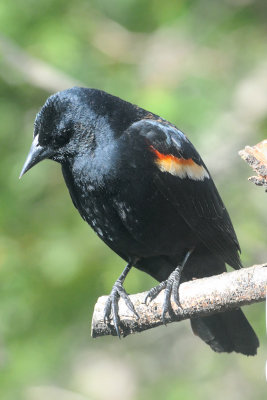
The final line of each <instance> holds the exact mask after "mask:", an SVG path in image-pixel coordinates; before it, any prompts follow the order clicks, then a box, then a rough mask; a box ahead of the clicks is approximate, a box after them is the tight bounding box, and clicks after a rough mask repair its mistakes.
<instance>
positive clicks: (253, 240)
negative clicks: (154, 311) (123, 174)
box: [0, 0, 267, 400]
mask: <svg viewBox="0 0 267 400" xmlns="http://www.w3.org/2000/svg"><path fill="white" fill-rule="evenodd" d="M266 12H267V4H265V2H264V1H257V0H254V1H253V0H238V1H237V0H236V1H235V0H222V1H220V2H213V1H211V0H199V1H198V0H191V1H184V0H180V1H171V0H166V1H165V2H163V3H162V2H159V1H157V0H154V1H148V0H145V1H142V0H114V1H108V0H93V1H87V0H77V1H73V0H64V1H62V0H53V1H52V0H39V1H38V2H35V1H33V0H24V1H21V0H15V1H13V2H1V3H0V27H1V28H0V51H1V59H0V115H1V128H0V129H1V133H0V140H1V146H0V155H1V156H0V164H1V168H0V182H1V192H0V196H1V197H0V198H1V207H0V220H1V227H0V396H1V398H2V399H5V400H13V399H14V400H15V399H16V400H17V399H25V400H43V399H52V400H53V399H59V400H68V399H72V400H85V399H93V400H94V399H96V400H98V399H99V400H102V399H111V400H112V399H115V398H116V399H117V400H120V399H126V400H127V399H128V400H135V399H141V400H142V399H161V398H164V397H166V398H168V399H170V400H171V399H180V398H181V399H192V398H198V399H211V398H214V397H216V398H217V399H218V400H220V399H224V398H225V397H227V398H229V399H241V398H242V399H251V398H256V399H263V398H265V397H264V391H265V382H264V364H265V360H264V352H266V343H265V338H264V326H265V322H264V306H263V304H261V305H253V306H250V307H247V308H246V310H245V312H246V314H247V315H248V317H249V319H250V321H251V323H252V325H253V326H254V327H255V330H256V331H257V334H258V335H259V337H260V340H261V347H260V349H259V352H258V355H257V356H256V357H254V358H247V357H244V356H240V355H237V354H231V355H225V354H223V355H218V354H215V353H213V352H211V350H210V349H209V348H208V347H207V346H206V345H205V344H203V343H202V342H201V341H200V340H198V339H197V338H195V337H194V336H193V334H192V332H191V331H190V328H189V324H188V322H182V323H179V324H173V326H169V327H168V328H167V329H166V328H158V329H154V330H153V331H151V332H146V333H143V334H142V335H136V336H133V337H129V338H127V339H125V340H121V341H119V340H116V339H115V338H101V339H98V340H93V339H91V338H90V318H91V315H92V312H93V306H94V303H95V301H96V299H97V297H98V296H100V295H102V294H107V293H109V291H110V289H111V286H112V284H113V282H114V281H115V279H116V278H117V277H118V275H119V273H120V271H121V270H122V268H123V265H124V263H123V261H122V260H120V259H119V257H117V256H116V255H115V254H113V253H112V252H111V251H110V250H109V249H108V248H106V247H105V245H104V244H103V243H102V242H101V241H100V240H99V239H98V238H97V237H96V236H95V235H94V233H93V232H92V231H91V230H90V229H89V227H88V226H87V225H86V224H85V223H84V222H82V220H81V218H80V217H79V216H78V214H77V212H76V210H75V209H74V207H73V205H72V203H71V200H70V198H69V195H68V193H67V189H66V187H65V184H64V182H63V179H62V176H61V171H60V168H59V167H58V165H56V164H54V163H52V162H43V163H41V164H40V165H39V166H38V167H36V168H34V169H33V170H32V171H30V172H29V173H28V174H27V175H26V176H25V177H24V178H23V180H22V181H18V175H19V172H20V169H21V167H22V164H23V162H24V159H25V156H26V154H27V151H28V149H29V145H30V142H31V137H32V128H33V121H34V118H35V114H36V112H38V110H39V109H40V107H41V106H42V104H43V103H44V101H45V99H46V98H47V97H48V96H49V95H50V94H51V93H53V92H55V91H57V90H61V89H64V88H66V87H70V86H73V85H75V84H80V85H84V86H88V87H96V88H100V89H103V90H105V91H108V92H110V93H112V94H115V95H118V96H119V97H122V98H124V99H126V100H129V101H131V102H133V103H136V104H138V105H140V106H142V107H144V108H146V109H148V110H151V111H153V112H155V113H157V114H159V115H161V116H163V117H165V118H166V119H168V120H170V121H171V122H173V123H175V124H176V125H177V126H178V127H179V128H180V129H182V130H183V131H184V132H185V133H187V134H188V136H189V138H190V139H191V140H192V141H193V143H194V144H195V145H196V147H197V148H198V150H199V151H200V153H201V155H202V156H203V158H204V160H205V161H206V163H207V165H208V167H209V169H210V171H211V173H212V175H213V176H214V179H215V181H216V183H217V185H218V187H219V190H220V193H221V194H222V197H223V199H224V201H225V203H226V205H227V208H228V210H229V212H230V215H231V216H232V219H233V223H234V225H235V228H236V231H237V235H238V237H239V240H240V243H241V247H242V250H243V252H242V259H243V262H244V265H252V264H255V263H261V262H266V259H267V251H266V225H267V213H266V194H265V193H264V192H263V190H261V189H260V188H257V187H254V186H253V185H252V184H251V183H248V182H247V180H246V178H247V176H248V175H249V174H250V173H251V171H249V168H248V167H247V166H246V165H245V164H244V163H243V161H241V159H240V158H239V157H238V155H237V152H238V150H240V149H241V148H243V147H244V146H245V145H247V144H251V145H253V144H255V143H257V142H259V141H260V140H262V139H264V138H266V132H267V97H266V96H267V95H266V93H267V83H266V82H267V68H266V67H267V58H266V57H267V56H266V54H267V41H266V34H267V24H266ZM153 284H154V282H153V280H152V278H150V277H148V276H146V275H144V274H142V273H141V272H138V271H133V272H132V273H131V274H130V276H129V278H128V279H127V282H126V288H127V290H128V291H129V292H139V291H142V290H147V289H148V288H150V287H151V286H152V285H153Z"/></svg>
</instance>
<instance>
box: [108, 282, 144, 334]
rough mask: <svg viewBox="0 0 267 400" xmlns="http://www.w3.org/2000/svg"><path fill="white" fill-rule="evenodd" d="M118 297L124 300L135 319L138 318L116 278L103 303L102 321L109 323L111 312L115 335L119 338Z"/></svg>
mask: <svg viewBox="0 0 267 400" xmlns="http://www.w3.org/2000/svg"><path fill="white" fill-rule="evenodd" d="M120 297H121V298H122V299H123V300H124V301H125V303H126V305H127V307H128V308H129V309H130V310H131V311H132V313H133V314H134V315H135V316H136V318H137V319H139V315H138V313H137V312H136V310H135V308H134V305H133V303H132V301H131V299H130V297H129V295H128V293H127V292H126V291H125V289H124V287H123V285H122V282H121V281H120V280H117V281H116V282H115V284H114V286H113V288H112V290H111V293H110V295H109V296H108V299H107V301H106V304H105V308H104V323H105V324H107V325H108V324H109V323H110V320H111V317H110V315H111V313H112V319H113V324H114V327H115V330H116V333H117V336H118V337H119V338H120V337H121V334H120V329H119V325H120V317H119V306H118V304H119V299H120Z"/></svg>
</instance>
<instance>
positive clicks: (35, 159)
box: [19, 135, 52, 179]
mask: <svg viewBox="0 0 267 400" xmlns="http://www.w3.org/2000/svg"><path fill="white" fill-rule="evenodd" d="M38 139H39V138H38V135H36V136H35V138H34V140H33V142H32V145H31V148H30V151H29V154H28V156H27V158H26V161H25V163H24V165H23V168H22V170H21V173H20V176H19V179H20V178H21V177H22V176H23V175H24V174H25V173H26V172H27V171H29V169H31V168H32V167H33V166H34V165H36V164H38V163H39V162H40V161H42V160H44V159H45V158H48V157H49V156H51V155H52V152H51V150H50V149H46V148H44V147H43V146H40V145H39V143H38Z"/></svg>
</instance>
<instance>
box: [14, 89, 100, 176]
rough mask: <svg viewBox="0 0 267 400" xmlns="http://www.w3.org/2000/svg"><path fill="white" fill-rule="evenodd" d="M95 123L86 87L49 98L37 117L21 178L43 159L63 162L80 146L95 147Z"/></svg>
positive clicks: (70, 157) (87, 148)
mask: <svg viewBox="0 0 267 400" xmlns="http://www.w3.org/2000/svg"><path fill="white" fill-rule="evenodd" d="M89 97H90V96H89ZM94 124H95V117H94V112H93V110H92V109H91V108H90V102H88V92H85V89H83V88H78V87H75V88H72V89H68V90H65V91H62V92H58V93H56V94H54V95H52V96H51V97H49V98H48V99H47V101H46V102H45V104H44V106H43V107H42V109H41V111H40V112H39V113H38V114H37V116H36V119H35V124H34V135H33V142H32V145H31V148H30V151H29V154H28V156H27V159H26V161H25V163H24V166H23V168H22V171H21V173H20V177H22V175H24V174H25V173H26V172H27V171H28V170H29V169H30V168H32V167H33V166H34V165H36V164H37V163H39V162H40V161H42V160H44V159H50V160H54V161H57V162H59V163H64V162H68V161H70V160H71V159H72V158H73V157H74V156H75V154H76V153H77V152H78V151H79V152H81V148H82V149H83V150H84V151H87V150H89V151H90V148H91V149H93V146H94V130H93V126H94Z"/></svg>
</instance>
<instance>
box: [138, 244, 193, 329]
mask: <svg viewBox="0 0 267 400" xmlns="http://www.w3.org/2000/svg"><path fill="white" fill-rule="evenodd" d="M193 250H194V249H190V250H189V251H188V252H187V253H186V255H185V257H184V259H183V262H182V264H180V265H178V266H177V267H176V268H175V270H174V271H173V272H172V273H171V274H170V276H169V277H168V279H167V280H166V281H163V282H161V283H160V284H159V285H157V286H156V287H154V288H152V289H151V290H149V292H148V294H147V295H146V298H145V303H146V304H147V302H148V301H151V300H153V299H155V298H156V297H157V295H158V294H159V293H160V292H161V291H162V290H163V289H165V297H164V302H163V310H162V321H163V323H164V324H165V315H166V313H167V312H169V313H170V312H172V308H171V295H173V299H174V301H175V303H176V304H177V306H178V307H180V308H181V305H180V300H179V286H180V279H181V274H182V271H183V269H184V266H185V264H186V262H187V260H188V258H189V256H190V254H191V253H192V252H193Z"/></svg>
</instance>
